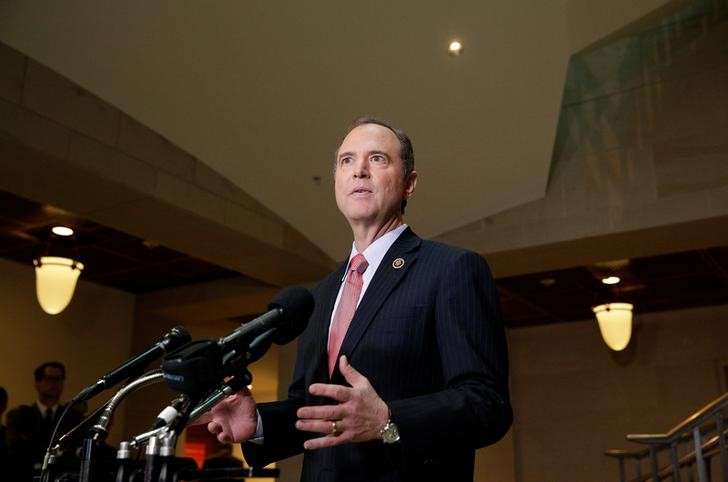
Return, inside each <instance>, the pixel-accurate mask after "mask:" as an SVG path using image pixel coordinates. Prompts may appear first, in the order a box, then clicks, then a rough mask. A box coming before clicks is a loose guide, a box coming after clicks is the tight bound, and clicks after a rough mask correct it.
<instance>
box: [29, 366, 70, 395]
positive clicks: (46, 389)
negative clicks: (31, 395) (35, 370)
mask: <svg viewBox="0 0 728 482" xmlns="http://www.w3.org/2000/svg"><path fill="white" fill-rule="evenodd" d="M64 379H65V377H64V376H63V372H62V371H61V369H60V368H58V367H45V369H44V371H43V378H41V379H40V381H38V382H35V389H36V390H37V391H38V398H39V399H41V400H42V399H45V400H54V401H56V402H57V401H58V400H60V398H61V393H63V381H64Z"/></svg>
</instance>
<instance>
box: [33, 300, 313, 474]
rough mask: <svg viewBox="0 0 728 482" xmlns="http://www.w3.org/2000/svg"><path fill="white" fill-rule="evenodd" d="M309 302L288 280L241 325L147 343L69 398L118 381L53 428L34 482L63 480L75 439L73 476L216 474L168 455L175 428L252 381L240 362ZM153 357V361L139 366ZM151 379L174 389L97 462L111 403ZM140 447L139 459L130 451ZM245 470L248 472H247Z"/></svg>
mask: <svg viewBox="0 0 728 482" xmlns="http://www.w3.org/2000/svg"><path fill="white" fill-rule="evenodd" d="M313 307H314V301H313V297H312V296H311V293H310V292H309V291H308V290H307V289H305V288H301V287H290V288H286V289H284V290H283V291H281V292H280V293H279V294H278V295H277V296H276V297H275V298H274V299H273V300H272V301H271V302H270V304H269V305H268V311H267V312H266V313H264V314H263V315H261V316H259V317H257V318H255V319H254V320H251V321H249V322H247V323H243V324H241V325H240V326H238V327H237V328H236V329H234V330H233V331H232V332H230V333H229V334H227V335H226V336H223V337H222V338H220V339H219V340H211V339H206V340H194V341H192V340H191V337H190V334H189V333H188V332H187V330H186V329H185V328H184V327H183V326H177V327H175V328H173V329H171V330H170V331H169V332H168V333H166V334H165V335H164V336H163V337H162V338H161V340H159V341H158V342H157V343H155V344H154V345H153V346H152V347H151V348H149V349H148V350H146V351H144V352H143V353H141V354H139V355H136V356H134V357H132V358H130V359H129V360H127V361H126V362H124V363H123V364H122V365H120V366H119V367H117V368H115V369H114V370H112V371H110V372H109V373H107V374H106V375H104V376H102V377H101V378H99V379H98V381H96V382H95V383H93V384H91V385H89V386H87V387H86V388H84V389H83V390H81V392H79V394H78V395H76V396H75V397H74V399H73V400H72V402H71V403H69V405H68V408H70V407H71V406H72V405H73V404H75V403H78V402H82V401H86V400H89V399H91V398H92V397H94V396H96V395H98V394H100V393H101V392H103V391H105V390H108V389H110V388H112V387H115V386H117V385H119V384H122V385H121V388H120V389H118V390H117V391H116V392H115V393H114V395H113V396H112V397H111V398H110V399H109V400H108V401H107V402H106V403H104V404H102V406H101V407H99V409H97V410H96V411H94V412H93V413H92V414H91V415H89V416H88V417H87V418H86V419H85V420H84V421H83V422H81V423H80V424H79V425H77V426H76V427H74V428H73V429H71V430H70V431H68V432H67V433H66V434H63V435H62V436H57V435H58V434H56V433H54V434H53V436H52V437H51V441H50V444H49V446H48V451H47V453H46V457H45V460H44V462H43V471H42V474H41V477H40V480H41V482H52V481H56V480H65V479H64V477H68V476H69V474H68V472H67V469H68V467H67V465H62V464H61V463H60V455H61V454H63V452H64V451H65V450H67V449H69V448H71V447H75V446H78V445H79V443H80V446H81V449H80V451H79V454H78V455H79V460H78V463H77V471H76V472H77V473H76V474H73V475H72V478H73V479H75V480H78V481H80V482H89V481H93V482H96V481H106V480H109V481H114V482H141V481H143V482H167V481H173V480H186V477H185V473H187V475H189V478H190V479H193V478H194V479H198V480H200V479H204V478H208V476H211V477H209V478H215V477H219V476H222V475H223V474H217V473H214V472H211V473H208V474H205V473H203V472H200V471H197V470H196V466H194V465H190V462H191V461H188V460H187V461H185V460H184V459H178V458H176V457H175V456H174V454H175V445H176V441H177V437H178V435H179V434H180V433H181V432H182V430H183V429H184V428H185V427H186V426H187V424H189V423H190V422H191V421H194V420H195V419H197V418H198V417H200V416H201V415H202V414H203V413H205V412H207V411H208V410H210V409H211V408H213V407H214V406H215V405H217V404H218V403H220V402H221V401H222V400H224V399H225V398H226V397H227V396H229V395H231V394H233V393H236V392H238V391H240V390H241V389H243V388H244V387H246V386H248V385H249V384H250V383H251V381H252V376H251V374H250V372H249V370H248V366H249V365H250V364H251V363H253V362H255V361H256V360H258V359H260V358H261V357H262V356H263V355H264V354H265V353H266V351H267V350H268V349H269V348H270V346H271V345H272V344H273V343H275V344H278V345H283V344H286V343H289V342H291V341H293V340H294V339H295V338H296V337H298V335H300V334H301V333H302V332H303V330H304V329H305V328H306V324H307V323H308V318H309V317H310V316H311V313H312V312H313ZM160 358H161V359H162V360H161V363H160V365H159V366H158V367H157V368H154V369H151V370H148V369H147V368H148V367H149V366H150V365H151V364H152V362H154V361H155V360H158V359H160ZM157 383H166V384H167V386H168V387H169V388H170V389H171V390H172V391H174V392H175V393H176V394H177V395H178V396H177V397H176V398H175V399H174V400H173V401H172V402H171V403H170V404H169V406H167V407H165V408H163V410H162V411H161V412H160V413H159V415H158V416H157V418H156V420H154V421H153V423H151V424H150V428H149V430H148V431H147V432H144V433H141V434H138V435H136V436H135V437H134V438H133V439H131V440H129V441H124V442H121V444H120V445H119V449H118V451H117V455H116V459H115V461H114V463H113V464H109V463H108V462H106V461H105V462H103V463H102V462H101V460H100V457H99V451H100V450H101V449H102V445H103V444H104V441H105V439H106V437H107V436H108V430H109V425H110V424H111V421H112V419H113V415H114V411H115V410H116V408H117V407H118V405H119V404H120V403H121V401H122V400H123V399H124V398H126V397H127V396H128V395H130V394H131V393H133V392H136V391H138V390H140V389H142V388H144V387H146V386H149V385H153V384H157ZM68 408H67V409H68ZM64 415H65V414H64ZM61 418H62V417H61ZM58 425H60V420H59V423H58ZM58 425H57V426H56V429H57V428H58ZM142 451H143V452H144V454H145V457H144V460H143V463H141V462H140V460H139V459H136V460H135V459H133V458H132V456H133V454H137V456H138V455H140V454H141V453H142ZM241 470H242V469H241ZM263 472H264V471H263ZM261 473H262V472H261ZM252 474H253V472H252V471H251V472H249V474H248V475H252ZM236 475H240V474H236ZM266 475H269V474H266Z"/></svg>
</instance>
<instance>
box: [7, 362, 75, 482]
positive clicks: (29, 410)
mask: <svg viewBox="0 0 728 482" xmlns="http://www.w3.org/2000/svg"><path fill="white" fill-rule="evenodd" d="M33 375H34V377H35V389H36V391H37V392H38V399H37V400H36V401H35V403H33V404H32V405H20V406H19V407H17V408H14V409H12V410H11V411H9V412H8V417H7V421H8V426H7V440H8V452H9V455H10V462H11V465H12V471H13V475H12V477H13V478H12V479H11V480H17V481H30V480H32V478H33V474H34V473H36V472H37V471H38V470H39V469H40V467H41V464H42V462H43V456H44V455H45V452H46V449H47V448H48V442H49V441H50V438H51V435H52V433H53V429H54V428H55V426H56V424H57V423H58V420H59V418H60V416H61V414H62V413H63V411H64V410H65V409H66V405H62V404H61V403H60V400H61V394H62V393H63V382H64V381H65V379H66V368H65V367H64V365H63V364H62V363H60V362H46V363H43V364H42V365H40V366H39V367H38V368H36V369H35V372H34V373H33ZM82 418H83V417H82V414H81V413H79V412H77V411H75V410H73V409H71V410H69V411H68V413H67V414H66V416H65V418H64V419H63V422H62V424H61V427H59V433H60V434H63V433H65V431H66V430H68V429H70V428H71V427H73V426H75V425H76V424H77V423H79V422H80V421H81V419H82Z"/></svg>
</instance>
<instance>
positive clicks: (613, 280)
mask: <svg viewBox="0 0 728 482" xmlns="http://www.w3.org/2000/svg"><path fill="white" fill-rule="evenodd" d="M620 281H622V280H621V279H620V278H619V276H607V277H606V278H602V283H604V284H605V285H616V284H617V283H619V282H620Z"/></svg>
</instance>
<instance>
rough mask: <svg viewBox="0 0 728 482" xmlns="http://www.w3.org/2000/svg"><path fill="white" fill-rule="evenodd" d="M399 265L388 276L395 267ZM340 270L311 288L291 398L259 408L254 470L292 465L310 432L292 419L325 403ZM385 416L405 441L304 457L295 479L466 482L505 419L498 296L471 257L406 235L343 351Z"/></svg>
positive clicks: (377, 277)
mask: <svg viewBox="0 0 728 482" xmlns="http://www.w3.org/2000/svg"><path fill="white" fill-rule="evenodd" d="M399 258H401V259H402V260H404V264H403V266H401V267H400V268H395V267H394V266H395V263H394V260H396V259H399ZM345 265H346V263H344V264H343V265H342V266H341V267H340V268H339V270H337V271H336V272H334V273H332V274H331V275H329V276H328V277H327V278H325V279H324V280H323V281H322V282H321V283H320V284H319V285H318V286H317V287H316V288H315V289H314V290H313V293H314V298H315V300H316V307H315V308H314V312H313V314H312V316H311V319H310V322H309V325H308V327H307V328H306V331H305V332H304V333H303V334H302V335H301V338H300V339H299V345H298V355H297V360H296V367H295V370H294V376H293V382H292V384H291V386H290V389H289V398H288V399H287V400H284V401H280V402H273V403H270V404H260V405H259V412H260V415H261V417H262V420H263V428H264V433H265V440H264V442H263V444H262V445H257V444H252V443H246V444H244V447H243V448H244V452H245V456H246V459H247V461H248V462H249V463H250V464H251V465H253V466H262V465H265V464H268V463H270V462H272V461H275V460H280V459H282V458H285V457H288V456H291V455H295V454H297V453H300V452H301V451H302V449H303V447H302V444H303V442H304V440H305V438H306V437H309V436H310V435H309V434H305V433H302V432H299V431H297V430H296V429H295V427H294V423H295V421H296V409H297V408H298V407H301V406H305V405H319V404H330V403H332V402H331V400H327V399H322V398H320V397H313V396H311V395H310V394H308V391H307V388H308V386H309V385H310V384H311V383H315V382H323V383H339V384H346V381H345V380H344V378H343V376H342V375H341V373H340V372H339V371H338V368H337V369H336V371H335V372H334V374H333V376H332V377H331V378H329V375H328V370H327V357H326V345H327V335H328V327H329V322H330V318H331V312H332V310H333V306H334V302H335V300H336V295H337V293H338V290H339V285H340V282H341V279H342V277H343V270H344V269H345ZM340 354H346V355H347V357H348V359H349V362H350V363H351V365H352V366H353V367H354V368H356V369H357V370H358V371H359V372H360V373H362V374H363V375H364V376H366V377H367V378H368V379H369V381H370V383H371V384H372V386H373V387H374V389H375V390H376V391H377V393H378V394H379V396H380V397H381V398H382V399H383V400H384V401H385V402H387V404H388V405H389V407H390V409H391V411H392V420H393V421H394V422H395V423H396V424H397V426H398V428H399V432H400V435H401V441H400V442H398V443H395V444H391V445H385V444H383V443H382V442H381V441H372V442H365V443H354V444H345V445H341V446H337V447H332V448H329V449H322V450H316V451H309V452H306V453H305V455H304V463H303V470H302V475H301V480H302V481H306V482H309V481H310V482H313V481H316V482H328V481H331V482H334V481H336V482H356V481H362V482H364V481H366V482H371V481H418V482H420V481H436V480H437V481H442V480H448V481H455V482H459V481H466V480H467V481H471V480H472V478H473V464H474V454H475V449H476V448H478V447H482V446H485V445H488V444H490V443H493V442H495V441H497V440H498V439H500V438H501V437H502V436H503V435H504V434H505V433H506V431H507V430H508V428H509V427H510V425H511V421H512V413H511V406H510V401H509V393H508V355H507V348H506V341H505V336H504V332H503V327H502V324H501V319H500V309H499V305H498V300H497V296H496V289H495V286H494V283H493V280H492V278H491V275H490V271H489V269H488V266H487V264H486V263H485V261H484V260H483V258H482V257H481V256H479V255H477V254H476V253H473V252H469V251H465V250H462V249H458V248H454V247H451V246H446V245H443V244H439V243H435V242H431V241H423V240H422V239H420V238H419V237H417V236H416V235H415V234H414V233H413V232H412V231H411V230H410V229H409V228H408V229H407V230H405V231H404V232H403V233H402V234H401V235H400V237H399V238H398V239H397V240H396V241H395V243H394V244H393V245H392V247H391V248H390V249H389V251H388V252H387V254H386V255H385V256H384V259H383V260H382V262H381V264H380V265H379V268H378V269H377V272H376V273H375V274H374V277H373V279H372V281H371V284H370V285H369V287H368V288H367V291H366V292H365V294H364V297H363V298H362V300H361V301H360V303H359V307H358V308H357V311H356V313H355V314H354V318H353V319H352V321H351V324H350V326H349V330H348V332H347V334H346V337H345V338H344V341H343V343H342V346H341V353H340Z"/></svg>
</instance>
